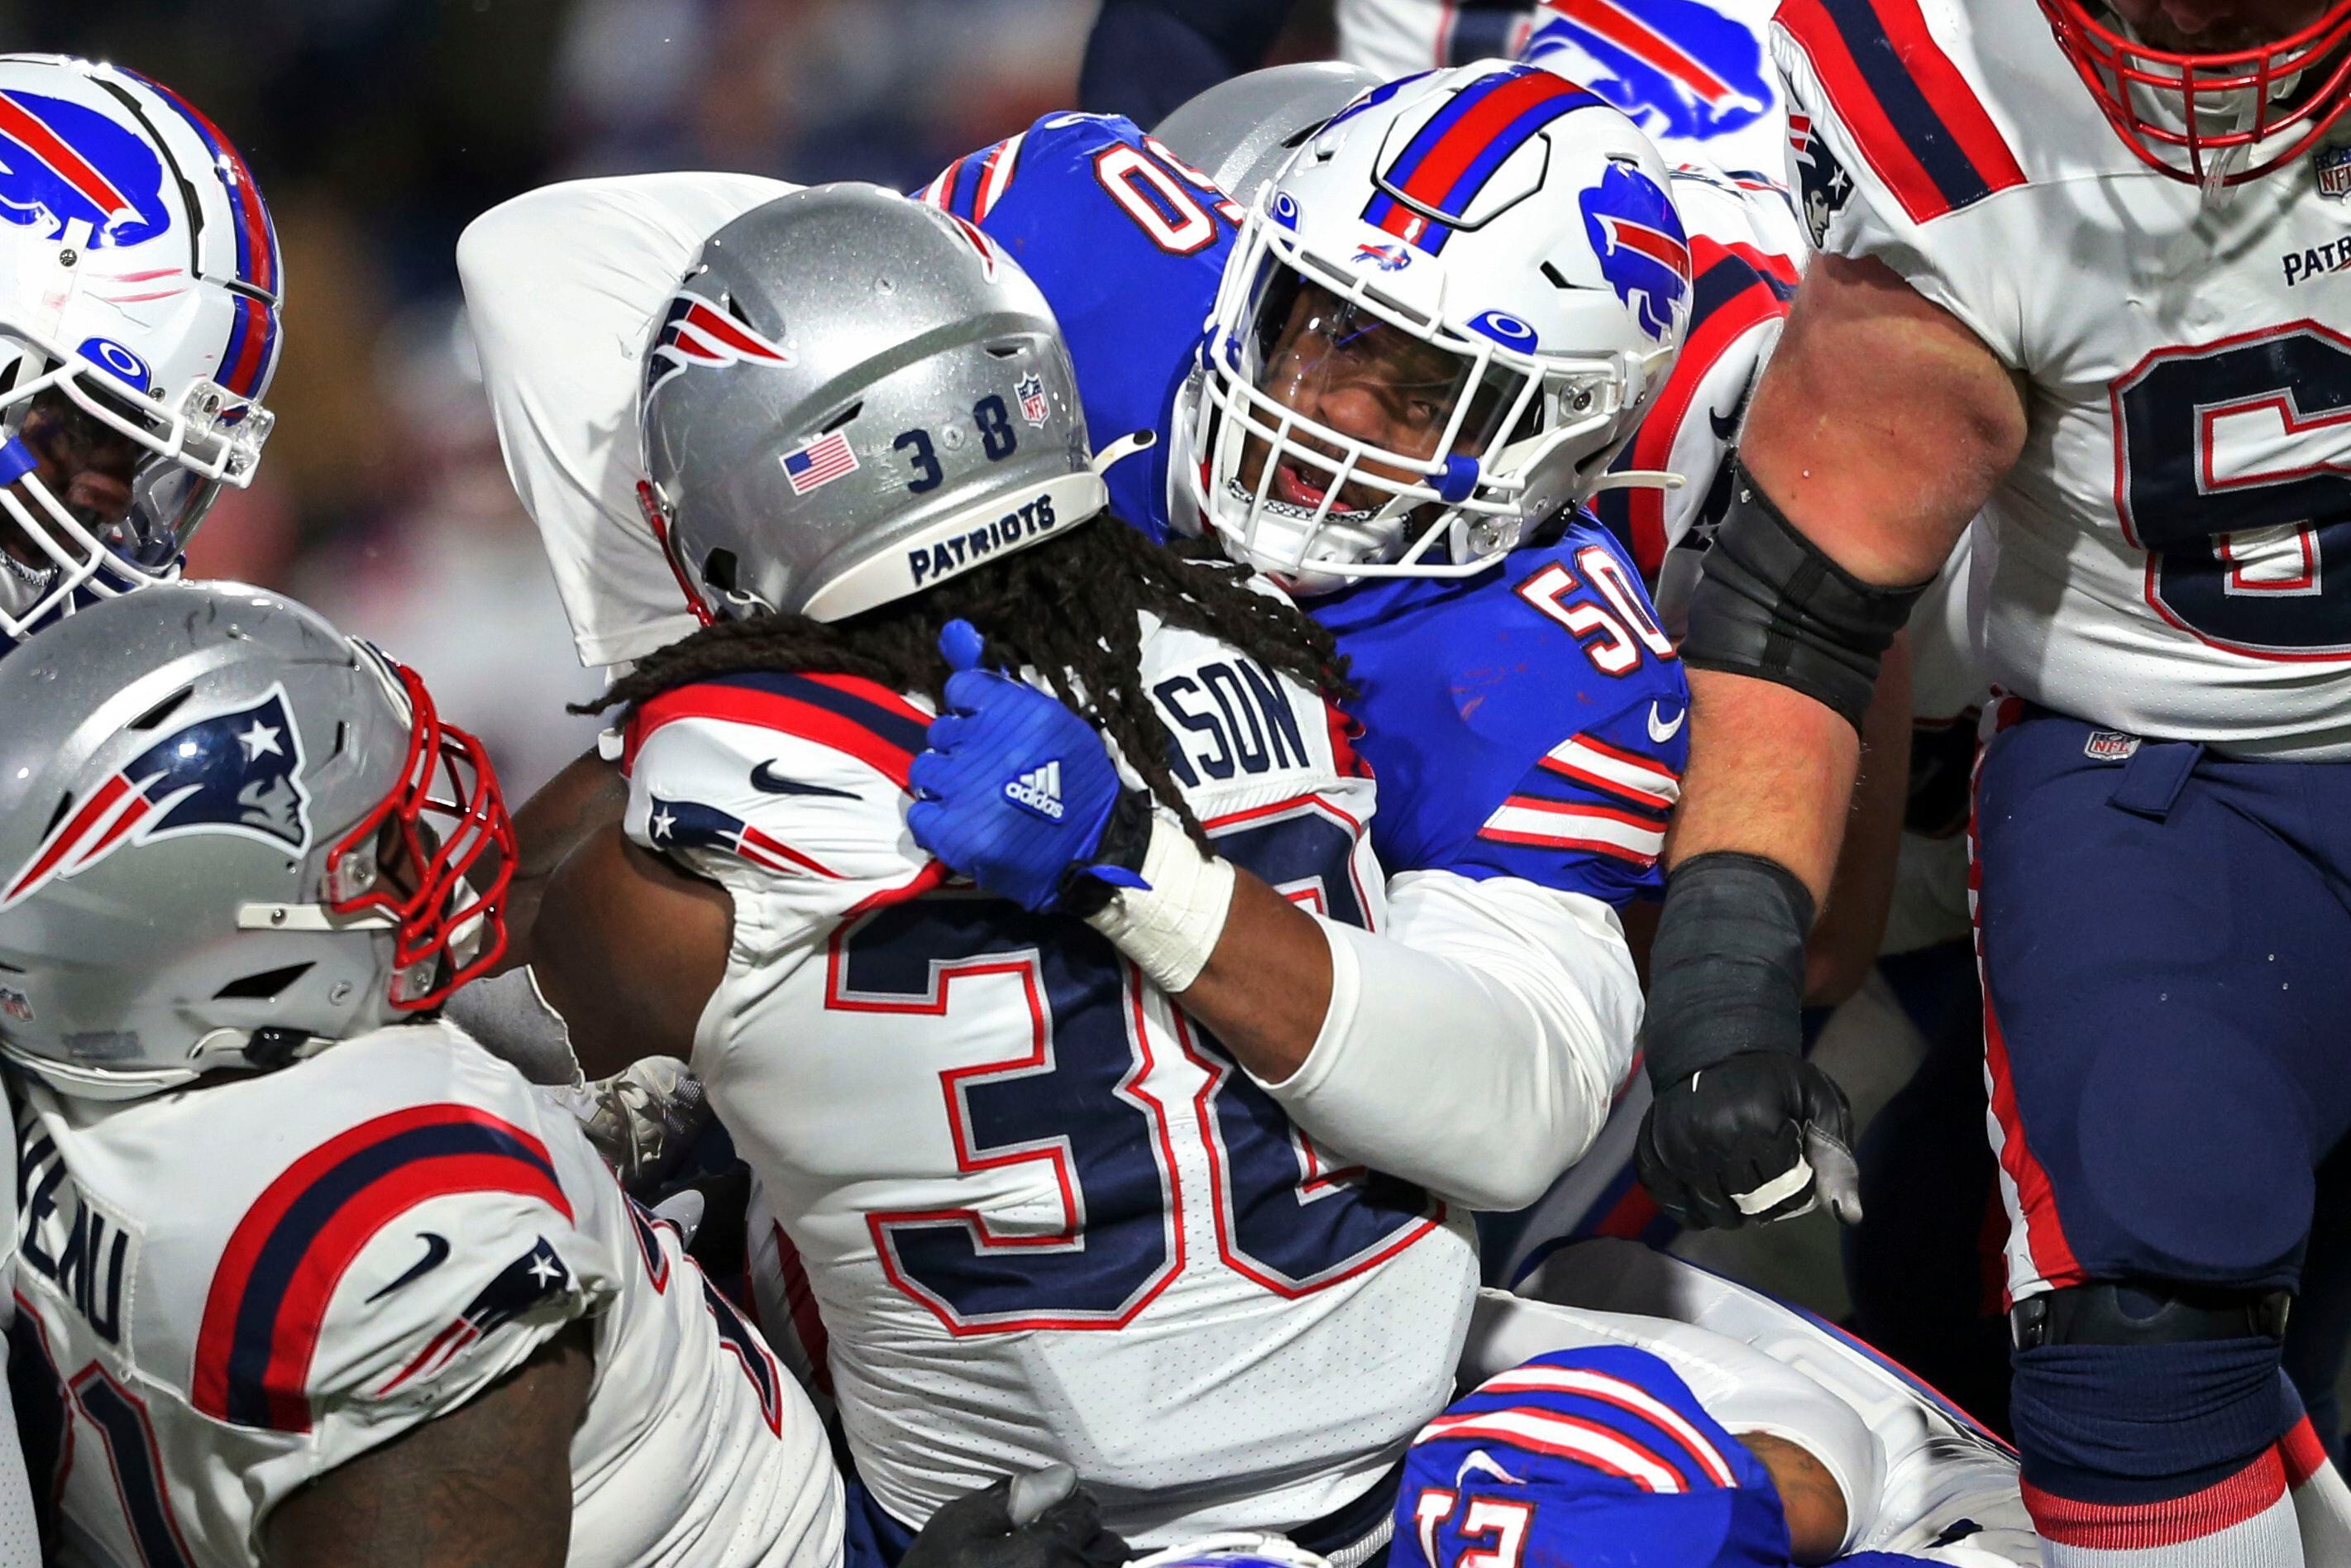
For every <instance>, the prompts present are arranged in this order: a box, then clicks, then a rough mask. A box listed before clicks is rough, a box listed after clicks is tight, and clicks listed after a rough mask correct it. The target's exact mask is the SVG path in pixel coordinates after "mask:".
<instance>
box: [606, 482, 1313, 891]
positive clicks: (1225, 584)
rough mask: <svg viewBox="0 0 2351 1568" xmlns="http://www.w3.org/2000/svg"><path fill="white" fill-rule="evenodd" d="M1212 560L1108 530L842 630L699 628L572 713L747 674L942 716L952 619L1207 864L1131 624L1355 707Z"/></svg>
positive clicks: (1275, 613)
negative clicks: (1150, 799)
mask: <svg viewBox="0 0 2351 1568" xmlns="http://www.w3.org/2000/svg"><path fill="white" fill-rule="evenodd" d="M1212 549H1213V547H1206V546H1201V547H1189V548H1187V549H1186V550H1185V551H1184V552H1183V553H1178V552H1177V551H1176V550H1174V549H1168V548H1167V547H1165V546H1164V545H1158V544H1155V543H1153V542H1152V541H1151V540H1149V539H1147V538H1144V537H1143V535H1141V534H1139V533H1137V532H1136V531H1135V530H1134V529H1133V528H1128V527H1127V526H1126V525H1124V524H1123V523H1121V522H1120V521H1118V519H1116V518H1115V517H1109V516H1104V517H1099V518H1096V519H1095V520H1093V521H1092V522H1091V523H1089V524H1088V525H1086V526H1084V527H1081V528H1076V529H1074V530H1072V531H1071V533H1070V534H1069V535H1067V536H1066V537H1064V538H1059V539H1056V540H1054V541H1053V542H1052V543H1050V544H1047V545H1040V546H1034V547H1031V548H1030V549H1023V550H1016V551H1014V552H1012V553H1011V554H1009V555H1006V556H1001V557H999V558H998V559H995V560H991V561H989V562H988V563H987V565H985V566H982V567H978V568H977V569H975V570H971V571H969V572H967V573H965V574H964V575H963V576H961V577H956V578H950V579H948V580H946V581H945V582H943V583H941V584H939V585H938V586H937V587H935V588H930V589H925V590H924V591H922V592H920V593H916V594H913V595H911V596H909V597H907V598H904V599H901V600H898V601H894V602H892V603H889V604H884V605H882V606H880V607H879V608H877V609H873V610H869V611H867V612H864V613H863V614H862V615H854V616H852V617H850V618H849V619H848V620H845V621H837V622H820V621H811V620H810V619H808V618H807V617H806V616H802V615H757V616H752V617H748V618H747V619H743V620H739V621H721V622H716V623H715V624H713V625H710V626H705V627H704V628H703V629H702V630H701V631H699V632H695V633H694V634H693V635H691V636H689V637H686V638H684V639H682V640H680V641H679V642H676V643H671V644H670V645H669V646H668V647H666V648H664V649H662V650H661V651H660V652H659V653H654V654H653V655H652V656H651V657H649V658H647V659H646V660H644V661H643V663H642V664H639V665H638V666H637V667H636V669H635V670H633V671H632V672H631V673H630V674H629V675H628V676H626V677H625V678H624V679H622V680H619V681H615V682H614V683H613V684H612V685H611V687H610V688H608V689H607V690H606V691H605V693H604V695H603V696H602V697H601V699H599V700H598V701H596V702H593V703H586V704H582V705H580V706H577V707H575V708H574V709H573V711H574V712H576V713H595V712H601V710H603V709H605V708H608V707H611V706H614V705H615V704H621V703H625V704H627V705H629V706H631V707H632V708H633V707H635V706H638V705H640V704H643V703H644V702H647V701H649V700H650V699H652V698H653V697H655V696H658V695H661V694H662V693H663V692H665V691H669V690H671V689H672V688H674V687H676V686H682V685H688V684H689V683H691V682H695V681H702V680H709V679H712V678H714V677H716V676H718V675H726V674H741V673H743V672H746V671H752V670H774V671H782V672H792V671H816V672H820V673H822V674H838V675H855V676H860V677H862V678H863V679H866V680H869V681H873V682H875V683H877V684H879V685H884V686H887V687H889V688H890V689H891V690H892V691H900V692H923V693H926V694H927V695H929V696H930V697H931V699H932V700H933V701H934V702H936V701H939V700H940V693H941V688H942V687H944V686H945V685H946V678H947V664H946V659H945V658H944V657H943V656H941V654H940V653H939V628H940V627H942V626H944V625H946V623H947V622H950V621H954V620H957V619H961V620H965V621H968V622H971V623H972V625H974V626H975V627H977V628H978V630H979V632H980V634H981V636H982V637H983V638H985V639H986V643H987V654H986V657H987V662H988V663H989V664H993V665H996V666H997V667H998V668H1001V669H1008V670H1017V669H1019V668H1020V667H1022V666H1023V665H1027V666H1029V667H1030V668H1033V669H1035V670H1037V671H1039V672H1040V674H1043V675H1044V677H1045V679H1046V681H1047V683H1048V684H1049V685H1051V686H1052V688H1053V694H1054V695H1056V696H1058V697H1060V698H1061V700H1062V701H1063V702H1065V703H1067V704H1068V705H1069V706H1071V708H1073V709H1075V710H1076V711H1077V712H1078V713H1080V714H1081V715H1083V716H1084V717H1085V718H1086V720H1087V721H1088V722H1089V723H1091V724H1092V726H1093V727H1095V728H1096V729H1098V730H1101V731H1102V733H1103V734H1105V735H1107V736H1109V737H1110V738H1111V739H1112V740H1113V741H1115V742H1117V743H1118V748H1119V751H1120V752H1121V753H1122V754H1123V756H1124V757H1125V758H1126V760H1127V762H1128V764H1129V765H1130V766H1131V767H1133V768H1134V770H1135V771H1136V772H1137V773H1138V774H1140V775H1142V778H1143V781H1144V784H1145V785H1146V786H1147V787H1148V788H1149V789H1150V790H1151V793H1152V794H1153V796H1155V798H1156V799H1157V800H1159V801H1160V802H1161V803H1162V804H1164V805H1165V806H1166V807H1167V808H1168V809H1169V810H1173V811H1174V812H1175V814H1176V816H1177V817H1178V819H1180V820H1181V821H1182V822H1183V824H1184V829H1185V831H1186V832H1187V833H1189V834H1190V835H1191V836H1192V839H1193V841H1195V842H1196V843H1197V844H1199V845H1200V847H1201V848H1202V849H1203V850H1204V851H1205V850H1206V849H1207V835H1206V834H1205V833H1204V832H1203V831H1201V828H1200V823H1199V820H1198V819H1197V818H1196V817H1195V816H1194V815H1193V814H1192V811H1191V809H1190V808H1189V807H1187V806H1186V805H1185V803H1184V798H1183V796H1182V795H1181V794H1180V793H1179V792H1178V791H1177V789H1176V787H1175V778H1174V776H1173V775H1171V774H1170V773H1169V772H1168V768H1167V755H1168V747H1169V745H1170V742H1169V738H1168V735H1167V729H1166V727H1165V725H1163V724H1162V723H1161V722H1160V720H1159V715H1158V714H1157V712H1156V711H1155V710H1154V709H1153V707H1152V706H1151V699H1150V694H1149V693H1147V692H1145V691H1144V689H1143V684H1142V682H1141V681H1140V680H1139V679H1137V678H1136V677H1137V674H1138V671H1139V669H1140V666H1141V662H1142V629H1141V626H1140V625H1139V623H1138V621H1137V617H1138V615H1140V614H1150V615H1153V616H1155V617H1157V618H1158V619H1159V620H1160V621H1161V622H1164V623H1165V624H1167V625H1169V626H1176V627H1181V628H1183V629H1185V630H1186V631H1191V632H1199V633H1200V634H1202V635H1203V636H1207V637H1211V638H1214V639H1215V640H1217V642H1219V643H1225V644H1226V645H1227V646H1228V647H1230V648H1232V649H1234V650H1235V651H1236V652H1238V653H1241V654H1243V655H1245V656H1246V657H1249V658H1251V659H1254V660H1256V661H1257V662H1258V663H1259V664H1263V665H1266V666H1267V667H1268V668H1270V669H1273V670H1278V671H1280V673H1281V674H1286V675H1290V676H1291V677H1293V678H1294V679H1296V680H1298V681H1299V682H1301V684H1303V685H1307V686H1309V687H1311V688H1312V689H1314V690H1316V691H1318V692H1320V693H1321V694H1322V695H1323V696H1324V697H1325V698H1327V699H1329V700H1331V701H1334V702H1342V701H1345V700H1348V699H1350V698H1352V697H1353V695H1355V694H1354V689H1353V687H1352V686H1351V685H1348V683H1347V678H1346V673H1345V665H1344V662H1343V659H1342V656H1341V655H1340V653H1339V651H1338V647H1337V644H1336V643H1334V642H1333V640H1332V636H1331V633H1330V632H1326V631H1324V630H1323V629H1322V627H1321V626H1319V625H1317V624H1316V623H1315V622H1313V621H1311V620H1310V619H1309V618H1308V617H1307V616H1306V615H1304V614H1303V613H1301V612H1300V611H1299V610H1298V609H1297V608H1296V607H1295V606H1293V605H1291V604H1290V603H1288V602H1287V601H1281V600H1277V599H1273V598H1270V597H1269V596H1267V595H1265V594H1262V593H1256V592H1252V591H1250V590H1249V588H1247V587H1246V586H1244V574H1243V572H1242V570H1241V569H1240V568H1238V567H1237V566H1234V565H1233V564H1232V563H1230V562H1228V561H1226V560H1224V559H1222V558H1221V557H1217V556H1214V555H1213V554H1212V553H1211V551H1212Z"/></svg>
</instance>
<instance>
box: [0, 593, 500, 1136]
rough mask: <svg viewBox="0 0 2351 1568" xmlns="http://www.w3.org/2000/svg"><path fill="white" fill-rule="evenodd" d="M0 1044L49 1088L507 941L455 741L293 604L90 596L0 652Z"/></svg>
mask: <svg viewBox="0 0 2351 1568" xmlns="http://www.w3.org/2000/svg"><path fill="white" fill-rule="evenodd" d="M0 712H5V714H7V715H8V723H7V724H6V725H5V727H0V1054H5V1056H6V1057H7V1059H8V1060H9V1061H13V1062H16V1064H18V1065H19V1066H22V1067H25V1068H27V1069H29V1070H30V1071H33V1072H35V1073H37V1074H39V1075H40V1076H41V1077H42V1078H44V1079H46V1080H47V1081H48V1082H51V1083H52V1084H54V1085H56V1086H57V1088H59V1089H60V1090H63V1091H64V1092H68V1093H76V1094H81V1095H85V1096H89V1097H93V1098H104V1099H125V1098H131V1097H134V1096H137V1095H141V1094H147V1093H152V1092H157V1091H159V1090H163V1089H169V1088H172V1087H173V1086H175V1085H178V1084H181V1083H184V1082H189V1081H190V1080H192V1079H193V1078H195V1077H197V1076H199V1075H200V1074H202V1073H204V1072H208V1071H215V1070H220V1069H248V1070H249V1069H261V1068H267V1067H272V1066H277V1065H282V1064H283V1063H284V1062H285V1061H288V1060H291V1059H292V1058H294V1057H297V1056H301V1055H308V1054H310V1053H311V1052H313V1051H316V1050H318V1049H320V1048H321V1047H322V1046H323V1045H325V1044H329V1043H332V1042H333V1041H335V1040H343V1039H348V1038H350V1037H351V1036H354V1035H358V1034H360V1033H364V1032H365V1031H367V1030H371V1029H374V1028H377V1027H379V1026H381V1025H382V1024H385V1023H389V1022H392V1021H393V1020H395V1019H399V1018H401V1017H402V1016H403V1015H406V1014H411V1013H414V1012H417V1011H421V1010H423V1009H427V1008H430V1007H433V1006H435V1005H437V1004H438V1002H439V1001H440V1000H441V999H442V998H444V997H445V996H446V995H447V993H448V992H449V990H451V989H453V988H455V986H456V985H457V984H460V983H462V982H463V981H464V980H465V979H466V978H468V977H471V975H473V974H474V973H477V972H478V971H479V970H480V969H481V968H483V967H486V966H487V964H488V963H489V962H491V961H492V960H493V959H495V957H496V954H497V952H498V950H499V949H500V948H501V947H502V946H503V945H504V926H503V924H502V921H501V920H500V917H499V915H498V912H497V907H496V906H497V902H498V900H499V899H500V898H501V897H502V896H503V893H504V889H505V885H506V881H507V875H508V874H509V872H510V867H511V864H512V860H513V843H514V841H513V836H512V827H511V824H510V823H509V822H508V821H507V816H506V810H505V808H504V806H503V804H501V803H500V801H499V800H498V794H497V788H496V779H495V778H494V777H493V776H492V774H491V773H490V771H489V768H488V766H487V764H486V762H483V761H482V760H481V758H480V755H479V751H478V748H477V747H475V744H474V742H473V741H472V738H471V737H467V736H465V734H464V733H463V732H462V731H456V730H452V729H448V728H446V727H443V726H442V725H441V724H440V723H439V720H438V716H437V715H436V714H435V713H434V710H433V707H432V702H431V698H430V697H429V696H428V695H425V693H424V688H423V685H422V683H420V682H419V681H417V680H416V678H415V676H414V674H413V673H412V672H409V671H407V670H405V669H403V668H402V666H400V665H397V664H393V663H392V662H391V661H390V660H388V659H386V658H385V657H383V655H381V653H376V652H375V651H374V650H372V649H371V648H369V647H368V646H367V645H366V644H364V643H358V642H356V641H354V640H352V639H350V638H348V637H345V636H343V635H342V634H341V633H340V632H337V631H336V630H335V629H334V628H333V627H331V626H329V624H328V623H327V622H325V621H323V620H321V619H320V618H319V616H318V615H316V614H314V613H313V612H310V611H308V610H306V609H303V608H302V607H301V606H300V605H298V604H295V603H293V602H291V601H287V600H285V599H281V598H278V597H277V596H276V595H274V594H270V593H267V592H264V591H261V590H259V589H254V588H247V587H244V586H242V585H240V584H235V583H217V582H210V583H187V582H181V583H162V584H158V585H156V586H155V587H153V588H152V589H150V590H148V591H144V592H141V593H139V594H134V595H126V596H123V597H120V598H117V599H110V600H105V601H99V602H98V603H95V604H92V605H90V606H89V607H87V608H86V609H84V610H83V611H81V612H78V613H77V614H75V615H72V616H69V617H67V618H66V619H65V620H63V621H61V622H58V623H57V624H56V625H55V626H52V627H50V628H48V629H47V631H45V632H43V633H42V634H41V635H40V636H38V637H37V638H34V639H33V640H32V641H30V642H29V643H26V644H25V646H24V647H22V648H20V649H18V650H17V651H16V653H13V654H12V655H10V656H9V657H8V658H7V659H6V660H5V661H0ZM436 792H437V796H436ZM433 818H437V819H438V821H428V819H433Z"/></svg>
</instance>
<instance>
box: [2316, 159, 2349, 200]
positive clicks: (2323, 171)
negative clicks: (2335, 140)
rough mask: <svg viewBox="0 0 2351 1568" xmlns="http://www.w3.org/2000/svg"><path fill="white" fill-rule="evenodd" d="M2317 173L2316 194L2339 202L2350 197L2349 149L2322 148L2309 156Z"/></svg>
mask: <svg viewBox="0 0 2351 1568" xmlns="http://www.w3.org/2000/svg"><path fill="white" fill-rule="evenodd" d="M2311 166H2312V167H2313V168H2314V169H2316V170H2317V171H2318V193H2319V194H2320V195H2322V196H2332V197H2333V198H2334V199H2335V200H2336V201H2338V202H2339V201H2341V200H2342V199H2343V198H2344V197H2346V196H2351V147H2322V148H2320V149H2319V150H2318V151H2317V152H2315V153H2314V154H2312V156H2311Z"/></svg>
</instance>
